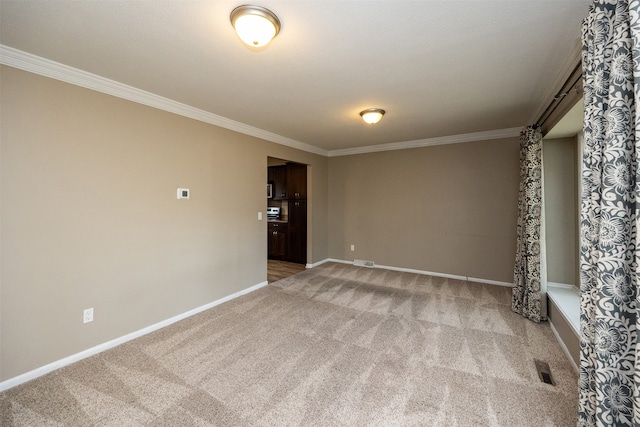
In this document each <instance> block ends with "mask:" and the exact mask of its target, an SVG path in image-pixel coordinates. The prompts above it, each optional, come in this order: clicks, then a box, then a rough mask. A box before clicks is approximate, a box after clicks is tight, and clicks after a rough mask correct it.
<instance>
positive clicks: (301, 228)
mask: <svg viewBox="0 0 640 427" xmlns="http://www.w3.org/2000/svg"><path fill="white" fill-rule="evenodd" d="M287 236H288V238H287V260H288V261H291V262H297V263H300V264H306V263H307V201H306V200H291V201H289V227H288V232H287Z"/></svg>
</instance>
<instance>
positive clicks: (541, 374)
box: [535, 360, 555, 385]
mask: <svg viewBox="0 0 640 427" xmlns="http://www.w3.org/2000/svg"><path fill="white" fill-rule="evenodd" d="M535 362H536V370H537V371H538V378H540V381H542V382H543V383H546V384H551V385H555V384H554V383H553V378H552V377H551V369H550V368H549V364H548V363H547V362H543V361H542V360H536V361H535Z"/></svg>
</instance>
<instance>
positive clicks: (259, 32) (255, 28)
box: [231, 4, 280, 47]
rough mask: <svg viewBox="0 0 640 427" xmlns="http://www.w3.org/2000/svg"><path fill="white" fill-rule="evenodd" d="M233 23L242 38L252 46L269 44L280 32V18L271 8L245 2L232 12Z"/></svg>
mask: <svg viewBox="0 0 640 427" xmlns="http://www.w3.org/2000/svg"><path fill="white" fill-rule="evenodd" d="M231 25H233V28H235V30H236V33H237V34H238V37H240V40H242V41H243V42H245V43H246V44H247V45H249V46H251V47H262V46H264V45H266V44H268V43H269V42H270V41H271V39H273V38H274V37H275V36H276V35H278V33H279V32H280V20H279V19H278V17H277V16H276V15H275V13H273V12H271V11H270V10H269V9H265V8H264V7H260V6H253V5H250V4H245V5H242V6H238V7H236V8H235V9H233V11H232V12H231Z"/></svg>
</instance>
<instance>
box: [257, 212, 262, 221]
mask: <svg viewBox="0 0 640 427" xmlns="http://www.w3.org/2000/svg"><path fill="white" fill-rule="evenodd" d="M258 221H262V212H258Z"/></svg>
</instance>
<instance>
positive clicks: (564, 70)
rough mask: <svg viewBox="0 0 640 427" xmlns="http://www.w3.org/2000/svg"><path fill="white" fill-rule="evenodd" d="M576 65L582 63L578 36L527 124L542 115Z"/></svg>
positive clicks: (580, 44) (580, 43) (532, 122)
mask: <svg viewBox="0 0 640 427" xmlns="http://www.w3.org/2000/svg"><path fill="white" fill-rule="evenodd" d="M578 65H582V40H581V38H580V37H578V38H576V40H575V42H574V44H573V48H572V49H571V52H570V53H569V55H567V57H566V58H565V61H564V63H563V64H562V67H560V72H559V73H558V74H557V75H556V79H555V80H554V81H553V83H552V84H550V85H549V86H547V91H546V93H545V96H544V97H543V98H542V99H543V100H544V101H543V104H541V105H540V106H539V107H538V109H537V110H536V111H535V112H534V114H533V115H532V116H531V117H530V118H529V124H534V123H535V122H536V121H537V120H538V119H539V118H540V116H542V114H543V113H544V112H545V110H546V109H547V107H549V105H550V104H551V103H553V98H554V97H555V96H556V95H557V94H558V92H560V91H561V90H562V86H564V84H565V82H566V81H567V79H568V78H569V77H570V76H571V74H573V71H574V70H575V69H576V67H577V66H578Z"/></svg>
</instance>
